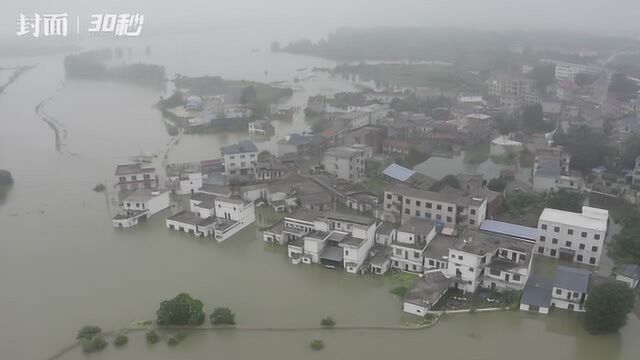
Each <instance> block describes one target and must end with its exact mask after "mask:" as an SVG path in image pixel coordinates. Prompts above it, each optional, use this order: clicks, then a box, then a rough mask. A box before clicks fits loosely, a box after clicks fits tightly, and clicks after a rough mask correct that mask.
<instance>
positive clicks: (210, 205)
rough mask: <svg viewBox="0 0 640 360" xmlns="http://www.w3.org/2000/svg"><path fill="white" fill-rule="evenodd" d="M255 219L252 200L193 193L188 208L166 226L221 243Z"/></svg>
mask: <svg viewBox="0 0 640 360" xmlns="http://www.w3.org/2000/svg"><path fill="white" fill-rule="evenodd" d="M254 221H255V207H254V204H253V202H251V201H243V200H241V199H236V198H230V197H224V196H216V195H212V194H208V193H195V194H194V195H193V196H192V197H191V199H190V200H189V210H184V211H181V212H179V213H177V214H175V215H173V216H171V217H169V218H167V220H166V225H167V228H169V229H172V230H178V231H184V232H188V233H191V234H193V235H196V236H213V237H214V238H215V239H216V241H218V242H223V241H225V240H227V239H228V238H230V237H231V236H233V235H234V234H236V233H237V232H239V231H240V230H242V229H244V228H245V227H247V226H249V225H250V224H252V223H253V222H254Z"/></svg>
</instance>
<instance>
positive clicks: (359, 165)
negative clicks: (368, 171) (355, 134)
mask: <svg viewBox="0 0 640 360" xmlns="http://www.w3.org/2000/svg"><path fill="white" fill-rule="evenodd" d="M370 154H371V148H369V147H368V146H364V145H359V144H356V145H351V146H340V147H336V148H330V149H327V151H325V153H324V158H323V160H322V164H323V165H324V169H325V171H327V172H328V173H330V174H333V175H336V176H337V177H338V178H340V179H344V180H349V181H354V182H359V181H363V180H364V174H365V161H366V159H367V158H368V157H369V156H370Z"/></svg>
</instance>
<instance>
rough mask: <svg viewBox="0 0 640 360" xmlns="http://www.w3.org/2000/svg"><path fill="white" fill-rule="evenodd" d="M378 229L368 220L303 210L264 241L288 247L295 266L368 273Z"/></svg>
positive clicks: (284, 221) (270, 233)
mask: <svg viewBox="0 0 640 360" xmlns="http://www.w3.org/2000/svg"><path fill="white" fill-rule="evenodd" d="M377 226H378V224H377V223H376V221H375V220H374V219H372V218H369V217H363V216H355V215H348V214H343V213H337V212H315V211H308V210H302V209H301V210H298V211H296V213H294V214H291V215H289V216H286V217H285V219H284V220H283V223H282V227H281V229H277V230H272V229H270V231H266V232H264V233H263V239H264V240H265V241H266V242H278V243H281V244H287V247H288V251H287V252H288V255H289V257H290V258H291V259H292V261H293V262H294V263H299V262H303V263H307V264H311V263H322V264H324V265H325V266H327V267H343V268H344V269H345V270H346V271H347V272H350V273H360V272H362V271H364V270H365V269H364V268H363V265H364V263H365V260H366V259H367V256H368V255H369V250H371V248H372V247H373V245H374V242H375V232H376V227H377ZM278 230H279V231H281V235H279V234H278V233H277V231H278Z"/></svg>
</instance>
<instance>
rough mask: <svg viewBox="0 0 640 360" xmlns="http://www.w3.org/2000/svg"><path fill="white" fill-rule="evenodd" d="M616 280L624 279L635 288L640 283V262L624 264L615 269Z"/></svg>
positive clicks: (623, 280)
mask: <svg viewBox="0 0 640 360" xmlns="http://www.w3.org/2000/svg"><path fill="white" fill-rule="evenodd" d="M613 274H614V275H615V277H616V280H618V281H622V282H624V283H625V284H627V285H629V287H630V288H632V289H635V288H637V287H638V284H639V283H640V265H638V264H622V265H619V266H616V267H615V269H613Z"/></svg>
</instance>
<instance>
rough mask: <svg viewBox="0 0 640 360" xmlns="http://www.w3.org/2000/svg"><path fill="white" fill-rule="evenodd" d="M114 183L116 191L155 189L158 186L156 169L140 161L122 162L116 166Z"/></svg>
mask: <svg viewBox="0 0 640 360" xmlns="http://www.w3.org/2000/svg"><path fill="white" fill-rule="evenodd" d="M114 184H115V187H116V189H117V190H118V191H129V190H136V189H155V188H157V187H158V175H157V174H156V169H155V168H154V167H150V166H144V165H143V164H141V163H133V164H122V165H118V166H117V167H116V171H115V173H114Z"/></svg>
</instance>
